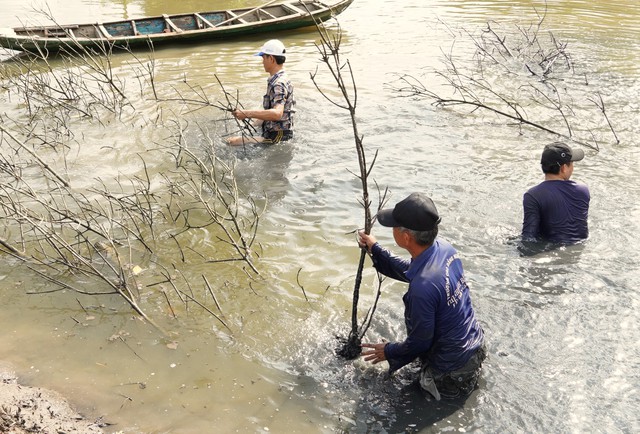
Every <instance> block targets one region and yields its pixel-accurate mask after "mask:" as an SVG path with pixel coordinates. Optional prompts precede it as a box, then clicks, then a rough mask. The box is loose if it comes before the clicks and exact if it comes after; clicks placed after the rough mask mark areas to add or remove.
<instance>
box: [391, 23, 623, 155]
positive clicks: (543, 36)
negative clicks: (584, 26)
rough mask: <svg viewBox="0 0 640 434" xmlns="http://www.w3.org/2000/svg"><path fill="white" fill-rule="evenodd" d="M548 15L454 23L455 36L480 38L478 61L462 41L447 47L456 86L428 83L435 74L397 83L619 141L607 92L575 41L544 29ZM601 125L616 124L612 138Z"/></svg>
mask: <svg viewBox="0 0 640 434" xmlns="http://www.w3.org/2000/svg"><path fill="white" fill-rule="evenodd" d="M544 19H545V15H544V14H541V15H539V16H538V19H537V21H536V22H535V23H533V24H530V25H529V26H527V27H522V26H516V28H515V29H505V28H503V27H502V26H501V25H500V24H499V23H492V22H488V23H487V24H486V27H485V28H483V29H482V30H481V31H479V32H478V33H472V32H469V31H467V30H462V31H459V32H456V31H454V30H451V35H452V37H453V39H454V40H455V41H457V40H458V38H462V39H463V40H464V41H465V42H466V41H470V42H471V43H472V45H473V46H474V47H475V55H474V56H473V61H469V59H464V58H462V59H461V58H456V56H455V55H454V49H453V48H454V47H452V49H451V50H450V52H444V53H443V56H444V60H443V64H444V67H443V69H442V70H438V71H435V76H436V77H437V78H439V79H441V80H442V82H443V83H444V86H445V87H446V88H448V89H449V90H450V91H451V92H450V93H449V94H448V95H445V94H442V93H439V92H436V91H434V90H432V89H433V87H432V88H431V89H430V88H429V87H427V86H426V85H425V84H424V83H425V82H426V81H427V79H419V78H417V77H415V76H411V75H405V74H400V75H399V76H398V78H397V80H395V81H394V82H392V83H390V84H389V86H390V88H391V89H392V90H393V91H395V92H397V94H398V95H400V96H404V97H415V98H418V99H422V98H425V99H427V100H430V101H432V103H433V104H434V105H436V106H439V107H457V108H458V109H460V110H461V112H462V113H465V112H474V111H480V112H486V113H487V114H490V115H493V117H497V118H502V119H504V120H506V121H508V122H511V123H514V124H516V125H518V126H519V127H520V128H523V127H528V128H533V129H537V130H539V131H543V132H545V133H547V134H550V135H552V136H556V137H557V138H561V139H564V140H568V141H572V142H574V143H576V144H579V145H581V146H585V147H588V148H591V149H594V150H598V149H599V144H600V143H602V142H610V141H612V142H613V143H618V137H617V135H616V133H615V130H614V127H613V125H612V123H611V120H610V119H609V117H608V114H607V111H606V107H605V102H604V98H603V96H602V95H601V94H600V93H599V92H598V91H597V90H594V89H593V88H592V87H590V86H589V80H588V75H587V73H580V72H578V71H576V68H575V65H574V61H573V59H572V57H571V55H570V54H569V50H568V49H567V47H568V43H566V42H561V41H560V40H558V39H557V38H556V36H555V35H554V34H553V33H552V32H551V31H546V30H544ZM496 83H499V86H498V85H496ZM603 126H604V128H603ZM596 130H600V131H603V130H604V131H609V132H610V134H611V136H612V139H610V138H607V137H606V136H605V135H604V134H603V133H601V134H599V135H598V134H596V133H595V131H596Z"/></svg>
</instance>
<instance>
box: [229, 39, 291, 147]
mask: <svg viewBox="0 0 640 434" xmlns="http://www.w3.org/2000/svg"><path fill="white" fill-rule="evenodd" d="M286 51H287V50H286V49H285V47H284V44H283V43H282V42H280V41H279V40H277V39H272V40H270V41H267V43H265V44H264V45H263V46H262V48H260V51H259V52H258V53H257V54H256V56H260V57H262V66H263V67H264V70H265V72H267V73H269V80H268V81H267V93H266V95H265V96H264V97H263V100H262V105H263V110H242V109H236V110H234V111H233V112H232V115H233V116H234V117H235V118H236V119H238V120H241V121H243V120H245V119H251V120H253V123H254V125H256V126H261V129H262V132H261V135H260V136H237V137H230V138H229V139H228V140H227V143H228V144H229V145H235V146H237V145H244V144H247V143H262V144H274V143H278V142H280V141H284V140H289V139H291V138H292V137H293V113H294V106H295V100H294V99H293V85H292V84H291V82H290V81H289V78H288V77H287V74H286V72H285V71H284V62H285V60H286V57H287V55H286Z"/></svg>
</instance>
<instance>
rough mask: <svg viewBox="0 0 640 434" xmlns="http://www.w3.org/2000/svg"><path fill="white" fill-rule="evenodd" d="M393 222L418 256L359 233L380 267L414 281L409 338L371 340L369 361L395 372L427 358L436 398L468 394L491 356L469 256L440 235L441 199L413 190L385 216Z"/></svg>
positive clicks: (426, 381)
mask: <svg viewBox="0 0 640 434" xmlns="http://www.w3.org/2000/svg"><path fill="white" fill-rule="evenodd" d="M377 219H378V222H380V224H381V225H382V226H387V227H392V228H393V238H394V239H395V241H396V243H397V244H398V246H400V247H402V248H404V249H406V250H407V251H408V252H409V253H410V254H411V260H408V259H403V258H400V257H398V256H394V255H392V254H391V253H390V252H389V251H388V250H386V249H385V248H383V247H382V246H380V244H378V243H377V241H376V239H375V238H374V237H373V236H371V235H367V234H365V233H364V232H360V233H359V245H360V247H362V248H366V249H367V250H368V251H369V253H370V254H371V258H372V259H373V265H374V266H375V267H376V269H377V270H378V271H379V272H380V273H382V274H384V275H386V276H389V277H391V278H394V279H397V280H401V281H403V282H408V283H409V288H408V289H407V292H406V294H404V296H403V298H402V300H403V301H404V306H405V311H404V318H405V325H406V328H407V338H406V339H405V340H404V341H402V342H385V343H379V344H368V343H363V344H362V347H363V348H368V350H365V351H363V352H362V355H363V356H364V359H365V360H366V361H369V362H372V363H379V362H382V361H384V360H386V361H388V362H389V372H390V373H393V372H395V371H397V370H398V369H400V368H402V367H403V366H405V365H407V364H409V363H411V362H413V361H414V360H416V359H419V360H420V362H421V364H422V368H421V370H420V386H421V387H422V388H423V389H424V390H426V391H428V392H429V393H431V394H432V395H433V396H434V397H435V398H436V399H438V400H439V399H440V398H441V397H444V398H457V397H466V396H467V395H469V394H470V393H471V392H472V391H473V389H474V388H475V386H476V384H477V381H478V376H479V375H480V368H481V366H482V361H483V360H484V358H485V347H484V333H483V331H482V327H480V324H479V323H478V321H477V320H476V317H475V313H474V310H473V307H472V305H471V298H470V295H469V287H468V286H467V282H466V280H465V278H464V272H463V270H462V262H461V261H460V258H458V254H457V252H456V250H455V249H454V248H453V246H451V244H449V243H447V242H446V241H444V240H442V239H436V237H437V235H438V224H439V223H440V216H439V215H438V211H437V209H436V207H435V205H434V203H433V201H432V200H431V199H430V198H429V197H427V196H425V195H423V194H421V193H413V194H411V195H410V196H409V197H407V198H406V199H404V200H402V201H400V202H398V203H397V204H396V206H395V207H394V208H393V209H386V210H381V211H380V212H379V213H378V215H377Z"/></svg>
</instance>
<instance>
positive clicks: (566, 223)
mask: <svg viewBox="0 0 640 434" xmlns="http://www.w3.org/2000/svg"><path fill="white" fill-rule="evenodd" d="M583 158H584V151H583V150H582V149H572V148H570V147H569V146H568V145H566V144H565V143H562V142H555V143H551V144H549V145H546V146H545V147H544V150H543V151H542V157H541V159H540V165H541V167H542V172H543V173H544V181H543V182H541V183H540V184H538V185H536V186H535V187H532V188H530V189H529V190H528V191H527V192H526V193H525V194H524V197H523V199H522V204H523V208H524V220H523V223H522V240H523V241H550V242H553V243H562V244H571V243H575V242H577V241H580V240H583V239H585V238H587V237H588V236H589V226H588V224H587V217H588V215H589V201H590V199H591V196H590V194H589V188H588V187H587V186H586V185H585V184H581V183H577V182H575V181H571V180H570V179H569V178H571V175H572V174H573V162H574V161H580V160H582V159H583Z"/></svg>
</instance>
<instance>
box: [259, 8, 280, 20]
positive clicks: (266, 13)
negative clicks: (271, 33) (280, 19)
mask: <svg viewBox="0 0 640 434" xmlns="http://www.w3.org/2000/svg"><path fill="white" fill-rule="evenodd" d="M260 14H265V15H266V16H267V17H268V18H269V19H270V20H275V19H276V18H277V17H276V16H275V15H273V14H270V13H269V12H268V11H267V10H265V9H260V11H259V12H258V16H260Z"/></svg>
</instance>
